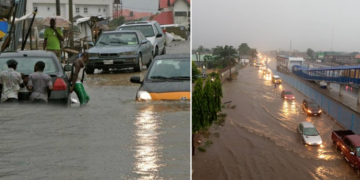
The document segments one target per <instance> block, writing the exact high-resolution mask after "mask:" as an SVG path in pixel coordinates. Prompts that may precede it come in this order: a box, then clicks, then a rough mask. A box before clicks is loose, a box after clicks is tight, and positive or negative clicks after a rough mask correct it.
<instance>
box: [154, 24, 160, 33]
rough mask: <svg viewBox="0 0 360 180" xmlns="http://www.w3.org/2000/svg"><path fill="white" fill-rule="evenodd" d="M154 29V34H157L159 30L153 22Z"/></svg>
mask: <svg viewBox="0 0 360 180" xmlns="http://www.w3.org/2000/svg"><path fill="white" fill-rule="evenodd" d="M154 31H155V34H159V30H158V29H157V28H156V26H155V24H154Z"/></svg>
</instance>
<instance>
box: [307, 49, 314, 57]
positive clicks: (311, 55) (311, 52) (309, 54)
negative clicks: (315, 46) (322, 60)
mask: <svg viewBox="0 0 360 180" xmlns="http://www.w3.org/2000/svg"><path fill="white" fill-rule="evenodd" d="M306 55H308V56H309V57H310V58H311V59H312V60H314V57H315V51H314V50H312V49H311V48H308V49H307V51H306Z"/></svg>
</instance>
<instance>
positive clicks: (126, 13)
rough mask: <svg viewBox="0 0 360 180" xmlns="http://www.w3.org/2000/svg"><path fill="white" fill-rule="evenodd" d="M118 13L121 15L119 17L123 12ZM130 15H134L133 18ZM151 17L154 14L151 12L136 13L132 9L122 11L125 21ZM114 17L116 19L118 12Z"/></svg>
mask: <svg viewBox="0 0 360 180" xmlns="http://www.w3.org/2000/svg"><path fill="white" fill-rule="evenodd" d="M117 12H118V13H119V16H120V13H121V11H117ZM131 12H132V14H131ZM130 15H132V16H130ZM151 15H152V13H150V12H136V11H132V10H130V9H123V10H122V16H124V17H125V20H138V19H141V18H144V17H148V16H151ZM113 16H115V17H116V12H114V13H113Z"/></svg>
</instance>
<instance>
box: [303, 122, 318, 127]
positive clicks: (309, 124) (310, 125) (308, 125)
mask: <svg viewBox="0 0 360 180" xmlns="http://www.w3.org/2000/svg"><path fill="white" fill-rule="evenodd" d="M301 124H302V125H303V127H304V128H310V127H315V126H314V125H313V124H311V123H310V122H301Z"/></svg>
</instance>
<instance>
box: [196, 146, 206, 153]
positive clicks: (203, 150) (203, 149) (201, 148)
mask: <svg viewBox="0 0 360 180" xmlns="http://www.w3.org/2000/svg"><path fill="white" fill-rule="evenodd" d="M198 150H199V151H201V152H206V149H205V148H203V147H198Z"/></svg>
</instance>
